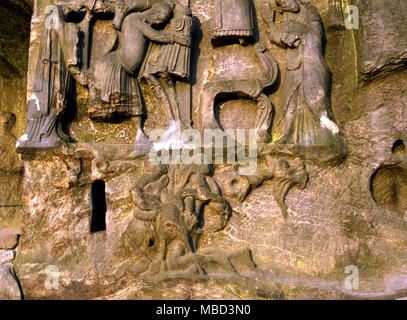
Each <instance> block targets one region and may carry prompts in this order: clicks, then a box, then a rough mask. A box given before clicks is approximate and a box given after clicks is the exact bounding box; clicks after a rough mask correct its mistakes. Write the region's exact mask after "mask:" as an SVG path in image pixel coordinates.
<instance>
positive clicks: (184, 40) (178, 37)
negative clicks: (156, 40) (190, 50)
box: [173, 33, 191, 47]
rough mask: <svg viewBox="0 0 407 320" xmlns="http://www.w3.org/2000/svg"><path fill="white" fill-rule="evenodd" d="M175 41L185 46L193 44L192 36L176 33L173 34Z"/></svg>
mask: <svg viewBox="0 0 407 320" xmlns="http://www.w3.org/2000/svg"><path fill="white" fill-rule="evenodd" d="M173 39H174V42H176V43H179V44H181V45H183V46H187V47H190V46H191V38H190V37H189V36H186V35H182V34H178V33H175V34H173Z"/></svg>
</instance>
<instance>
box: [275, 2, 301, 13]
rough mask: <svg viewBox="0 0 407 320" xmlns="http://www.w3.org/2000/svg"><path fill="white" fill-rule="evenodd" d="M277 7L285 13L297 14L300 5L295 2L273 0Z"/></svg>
mask: <svg viewBox="0 0 407 320" xmlns="http://www.w3.org/2000/svg"><path fill="white" fill-rule="evenodd" d="M275 2H276V5H277V7H278V8H279V9H280V10H281V11H285V12H294V13H296V12H299V11H300V4H299V3H298V1H297V0H275Z"/></svg>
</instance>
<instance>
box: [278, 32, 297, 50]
mask: <svg viewBox="0 0 407 320" xmlns="http://www.w3.org/2000/svg"><path fill="white" fill-rule="evenodd" d="M281 42H282V43H284V44H285V45H287V46H288V47H290V48H297V47H298V46H299V45H300V43H301V39H300V37H299V36H298V35H296V34H294V33H291V32H284V33H283V35H282V37H281Z"/></svg>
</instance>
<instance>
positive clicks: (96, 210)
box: [90, 180, 107, 232]
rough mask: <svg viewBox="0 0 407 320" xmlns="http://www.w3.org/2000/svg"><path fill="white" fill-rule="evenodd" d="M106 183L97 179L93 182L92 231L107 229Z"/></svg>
mask: <svg viewBox="0 0 407 320" xmlns="http://www.w3.org/2000/svg"><path fill="white" fill-rule="evenodd" d="M105 189H106V184H105V182H104V181H103V180H96V181H94V182H93V184H92V217H91V227H90V231H91V232H99V231H106V210H107V208H106V190H105Z"/></svg>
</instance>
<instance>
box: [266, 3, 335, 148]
mask: <svg viewBox="0 0 407 320" xmlns="http://www.w3.org/2000/svg"><path fill="white" fill-rule="evenodd" d="M300 6H301V9H300V12H299V13H289V12H284V14H283V15H282V21H281V22H280V23H279V24H277V25H275V30H272V31H271V32H272V33H273V38H274V39H273V41H274V42H276V39H278V40H277V42H278V43H277V44H278V45H280V46H283V47H284V48H286V50H287V51H286V62H285V68H286V72H285V78H284V79H283V84H282V92H283V96H282V107H281V110H280V117H279V118H280V120H279V122H278V125H277V129H276V132H275V134H274V141H273V142H274V143H276V144H294V145H300V146H305V147H309V146H323V145H330V144H332V142H333V141H334V140H335V139H336V133H334V132H333V131H332V129H329V128H327V127H325V126H324V125H323V124H322V123H321V117H322V116H324V115H325V116H326V117H327V118H328V119H332V116H331V110H330V99H329V78H328V77H329V76H328V74H329V71H328V68H327V66H326V63H325V59H324V57H323V52H322V50H323V49H322V48H323V45H322V39H323V26H322V21H321V18H320V16H319V14H318V12H317V11H316V9H315V8H314V7H313V6H312V5H310V4H308V3H306V4H304V3H301V4H300ZM284 33H292V34H296V35H298V36H299V38H300V40H301V42H300V44H299V45H298V47H296V48H290V47H287V46H286V45H285V44H283V43H282V42H281V39H282V37H283V35H284Z"/></svg>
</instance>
